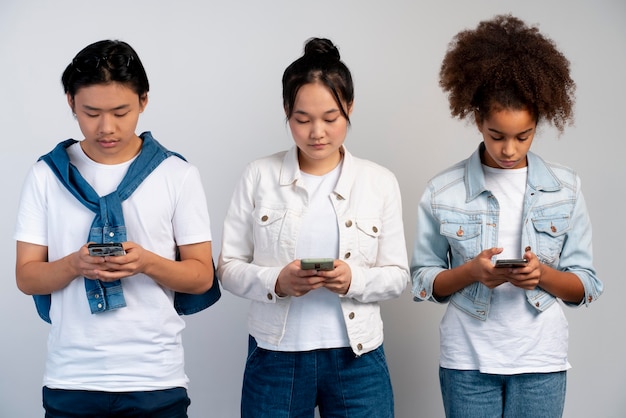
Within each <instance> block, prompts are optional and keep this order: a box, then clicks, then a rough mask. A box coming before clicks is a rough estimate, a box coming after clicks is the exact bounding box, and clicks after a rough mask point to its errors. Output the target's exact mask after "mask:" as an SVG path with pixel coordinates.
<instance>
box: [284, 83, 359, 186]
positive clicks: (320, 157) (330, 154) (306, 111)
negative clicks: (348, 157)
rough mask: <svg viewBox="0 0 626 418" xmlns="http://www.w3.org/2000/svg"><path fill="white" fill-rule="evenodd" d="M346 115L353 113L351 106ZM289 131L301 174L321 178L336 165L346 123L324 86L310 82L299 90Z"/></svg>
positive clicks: (339, 155)
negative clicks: (320, 176) (295, 149)
mask: <svg viewBox="0 0 626 418" xmlns="http://www.w3.org/2000/svg"><path fill="white" fill-rule="evenodd" d="M347 113H348V116H349V115H350V114H351V113H352V105H350V106H349V107H348V112H347ZM289 128H290V129H291V134H292V136H293V139H294V141H295V143H296V145H297V146H298V149H299V157H298V158H299V162H300V169H301V170H302V171H304V172H307V173H310V174H315V175H322V174H326V173H328V172H329V171H331V170H332V169H333V168H335V167H336V166H337V164H339V161H340V160H341V153H340V149H341V146H342V145H343V141H344V140H345V138H346V134H347V132H348V121H347V120H346V118H345V117H344V116H343V115H342V114H341V110H340V107H339V105H338V104H337V102H335V99H334V97H333V95H332V94H331V92H330V90H329V89H328V88H327V87H326V86H324V85H322V84H318V83H312V84H305V85H304V86H302V87H300V90H298V94H297V96H296V100H295V102H294V106H293V113H292V115H291V117H290V118H289Z"/></svg>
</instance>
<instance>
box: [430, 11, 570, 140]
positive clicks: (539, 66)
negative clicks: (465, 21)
mask: <svg viewBox="0 0 626 418" xmlns="http://www.w3.org/2000/svg"><path fill="white" fill-rule="evenodd" d="M439 85H440V86H441V88H442V89H443V91H444V92H446V93H448V100H449V102H450V112H451V114H452V116H453V117H458V118H459V119H464V118H465V117H466V116H468V115H469V114H474V116H475V117H476V120H477V121H482V120H484V119H485V118H486V117H488V116H489V113H490V112H491V111H493V110H500V109H516V110H519V109H527V110H529V111H530V112H531V113H532V114H533V116H534V117H535V120H536V121H537V122H538V121H539V120H546V121H547V122H548V123H551V124H552V125H554V126H555V127H556V128H557V129H558V130H559V132H563V129H564V127H565V125H567V124H571V123H573V107H574V101H575V98H574V93H575V90H576V84H575V83H574V81H573V80H572V79H571V78H570V71H569V61H568V60H567V58H565V56H564V55H563V54H562V53H561V52H559V51H558V50H557V48H556V46H555V44H554V42H553V41H552V40H550V39H548V38H546V37H545V36H543V35H542V34H541V33H539V30H538V29H537V28H536V27H529V26H527V25H526V24H525V23H524V22H523V21H521V20H520V19H518V18H516V17H513V16H511V15H499V16H496V17H494V18H493V19H491V20H486V21H483V22H480V23H479V25H478V27H477V28H476V29H474V30H464V31H461V32H459V33H458V34H457V35H456V36H455V37H454V38H453V39H452V41H451V42H450V44H449V45H448V50H447V52H446V55H445V57H444V59H443V62H442V64H441V69H440V72H439Z"/></svg>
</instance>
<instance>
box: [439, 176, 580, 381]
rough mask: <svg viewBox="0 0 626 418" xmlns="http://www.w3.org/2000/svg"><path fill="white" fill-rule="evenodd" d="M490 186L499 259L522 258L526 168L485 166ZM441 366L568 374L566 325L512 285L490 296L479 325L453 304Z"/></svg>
mask: <svg viewBox="0 0 626 418" xmlns="http://www.w3.org/2000/svg"><path fill="white" fill-rule="evenodd" d="M483 170H484V171H485V183H486V187H487V188H488V189H489V190H490V191H491V192H492V193H493V195H494V196H495V197H496V199H497V201H498V205H499V206H500V219H499V223H500V224H499V225H498V247H502V248H504V251H503V252H502V253H501V254H499V255H498V258H518V257H521V256H522V255H523V254H522V249H521V236H522V216H523V215H522V208H523V202H524V193H525V190H526V175H527V168H521V169H497V168H491V167H487V166H483ZM440 334H441V358H440V365H441V366H442V367H445V368H450V369H459V370H480V371H481V372H483V373H494V374H504V375H509V374H518V373H546V372H555V371H562V370H567V369H569V368H570V365H569V363H568V361H567V340H568V325H567V320H566V318H565V315H564V313H563V310H562V308H561V305H560V304H559V303H554V304H552V305H551V306H550V307H549V308H548V309H547V310H545V311H544V312H541V313H539V312H538V311H537V310H535V309H533V308H532V307H531V306H530V305H529V304H528V302H527V300H526V295H525V292H524V290H523V289H520V288H517V287H515V286H513V285H511V284H509V283H504V284H502V285H500V286H498V287H496V288H495V289H494V291H493V293H492V297H491V304H490V310H489V316H488V318H487V320H486V321H479V320H476V319H474V318H471V317H470V316H469V315H467V314H465V313H463V312H461V311H460V310H459V309H457V308H456V307H455V306H454V305H452V304H450V305H449V306H448V309H447V310H446V313H445V315H444V318H443V320H442V322H441V325H440Z"/></svg>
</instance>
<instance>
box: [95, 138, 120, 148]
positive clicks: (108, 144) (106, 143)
mask: <svg viewBox="0 0 626 418" xmlns="http://www.w3.org/2000/svg"><path fill="white" fill-rule="evenodd" d="M117 142H118V141H116V140H114V139H99V140H98V144H99V145H100V146H102V147H104V148H112V147H114V146H115V145H117Z"/></svg>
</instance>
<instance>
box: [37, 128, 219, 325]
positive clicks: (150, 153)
mask: <svg viewBox="0 0 626 418" xmlns="http://www.w3.org/2000/svg"><path fill="white" fill-rule="evenodd" d="M140 138H141V139H142V140H143V144H142V147H141V152H140V153H139V155H138V156H137V158H136V159H135V161H133V162H132V164H131V165H130V166H129V168H128V171H127V173H126V175H125V176H124V178H123V179H122V181H121V182H120V184H119V186H118V187H117V190H116V191H114V192H113V193H110V194H109V195H107V196H104V197H100V196H98V194H97V193H96V192H95V190H93V188H92V187H91V185H89V183H87V181H85V179H84V178H83V177H82V175H81V174H80V172H79V171H78V170H77V169H76V167H75V166H74V165H73V164H71V162H70V160H69V156H68V154H67V148H68V147H69V146H71V145H72V144H74V143H76V142H77V141H76V140H74V139H67V140H65V141H63V142H60V143H59V144H58V145H57V146H56V147H55V148H54V149H53V150H52V151H51V152H49V153H48V154H46V155H44V156H42V157H41V158H40V160H43V161H44V162H45V163H46V164H48V166H49V167H50V169H51V170H52V172H53V173H54V174H55V175H56V176H57V178H58V179H59V181H60V182H61V183H62V184H63V185H64V186H65V188H66V189H67V190H68V191H69V192H70V193H72V195H73V196H74V197H75V198H76V199H77V200H78V201H79V202H80V203H82V204H83V205H84V206H86V207H87V208H89V210H91V211H92V212H94V214H95V217H94V220H93V222H92V225H91V228H90V230H89V236H88V239H87V241H88V242H97V243H106V242H124V241H126V240H127V239H126V227H125V225H124V214H123V212H122V201H124V200H125V199H127V198H128V197H129V196H130V195H131V194H132V193H133V192H134V191H135V189H136V188H137V187H138V186H139V185H140V184H141V182H142V181H143V180H144V179H145V178H146V177H148V175H150V173H151V172H152V171H153V170H154V169H155V168H156V167H157V166H158V165H159V164H161V162H163V161H164V160H165V159H166V158H168V157H170V156H176V157H178V158H181V159H183V160H184V157H182V156H181V155H179V154H177V153H175V152H172V151H169V150H167V149H166V148H165V147H163V146H162V145H161V144H159V143H158V142H157V141H156V140H155V139H154V138H153V137H152V134H151V133H150V132H144V133H142V134H141V135H140ZM214 280H215V282H217V278H215V279H214ZM84 281H85V292H86V295H87V299H88V301H89V307H90V309H91V313H92V314H95V313H100V312H105V311H108V310H113V309H118V308H122V307H124V306H126V301H125V299H124V292H123V290H122V282H121V280H116V281H114V282H102V281H100V280H91V279H88V278H85V279H84ZM215 282H214V285H213V286H212V288H211V289H210V290H209V291H207V292H206V293H204V294H201V295H192V294H187V293H179V292H176V293H175V297H174V307H175V308H176V311H177V312H178V313H179V314H180V315H190V314H193V313H196V312H199V311H201V310H203V309H205V308H207V307H208V306H210V305H212V304H213V303H215V301H217V299H219V297H220V292H219V285H216V283H215ZM215 288H217V290H216V289H215ZM33 298H34V300H35V306H36V308H37V313H38V314H39V316H40V317H41V318H42V319H43V320H44V321H46V322H48V323H49V322H50V315H49V313H50V304H51V295H33Z"/></svg>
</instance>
